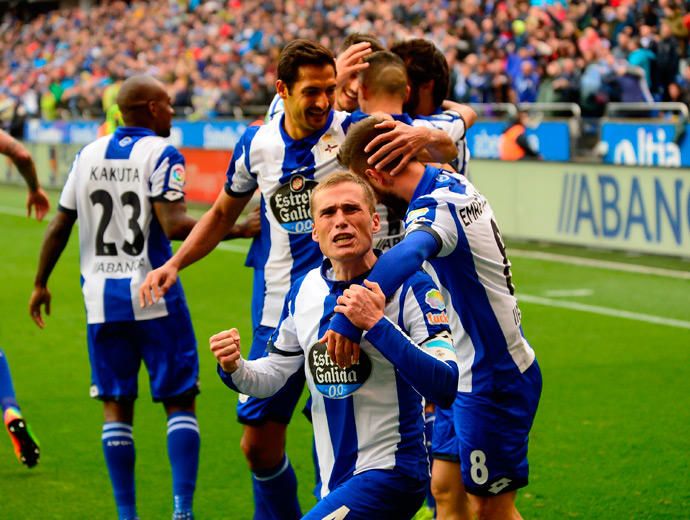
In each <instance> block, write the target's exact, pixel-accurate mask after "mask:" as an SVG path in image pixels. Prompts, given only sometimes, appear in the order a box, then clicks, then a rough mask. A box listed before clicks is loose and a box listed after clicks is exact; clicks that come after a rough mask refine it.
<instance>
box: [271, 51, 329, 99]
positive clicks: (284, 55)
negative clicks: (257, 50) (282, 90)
mask: <svg viewBox="0 0 690 520" xmlns="http://www.w3.org/2000/svg"><path fill="white" fill-rule="evenodd" d="M304 65H316V66H326V65H330V66H331V67H333V72H334V73H335V59H334V58H333V54H332V53H331V51H329V50H328V49H327V48H326V47H324V46H323V45H321V44H319V43H316V42H313V41H310V40H304V39H297V40H293V41H291V42H290V43H288V44H287V45H286V46H285V47H284V48H283V50H282V51H281V52H280V58H278V79H279V80H281V81H282V82H283V83H285V84H286V85H287V87H288V89H290V88H292V86H293V85H294V84H295V82H296V81H297V80H298V79H299V68H300V67H302V66H304Z"/></svg>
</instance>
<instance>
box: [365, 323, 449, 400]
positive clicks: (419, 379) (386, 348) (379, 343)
mask: <svg viewBox="0 0 690 520" xmlns="http://www.w3.org/2000/svg"><path fill="white" fill-rule="evenodd" d="M366 338H367V340H368V341H369V342H370V343H371V344H372V345H374V347H376V348H377V349H378V350H379V352H381V354H383V356H384V357H385V358H386V359H387V360H388V361H390V362H391V363H392V364H393V366H394V367H395V368H396V369H397V370H398V372H399V373H400V375H401V376H402V377H403V379H405V381H407V382H408V383H409V384H410V385H412V386H413V387H414V388H415V389H416V390H417V392H419V394H420V395H422V396H423V397H424V398H425V399H428V400H429V401H431V402H434V403H437V404H439V405H440V406H445V407H447V406H450V404H451V403H452V402H453V400H454V399H455V393H456V390H457V386H458V366H457V364H456V363H455V362H454V361H453V360H448V361H441V360H440V359H437V358H435V357H434V356H432V355H430V354H429V353H427V352H425V351H424V350H422V349H421V348H420V347H419V346H417V345H416V344H415V343H414V342H413V341H412V340H411V339H410V338H409V337H408V336H407V335H406V334H405V333H404V332H403V331H402V330H401V329H400V328H398V327H397V326H396V325H395V324H394V323H393V322H392V321H390V320H389V319H388V318H386V317H383V318H381V319H380V320H379V321H378V322H377V323H376V325H374V326H373V327H372V328H371V329H369V330H368V331H367V332H366Z"/></svg>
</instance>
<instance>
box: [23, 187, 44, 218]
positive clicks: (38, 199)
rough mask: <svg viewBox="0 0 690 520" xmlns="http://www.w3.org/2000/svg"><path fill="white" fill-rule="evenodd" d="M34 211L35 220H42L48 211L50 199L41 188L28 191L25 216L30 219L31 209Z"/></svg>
mask: <svg viewBox="0 0 690 520" xmlns="http://www.w3.org/2000/svg"><path fill="white" fill-rule="evenodd" d="M32 208H35V210H36V220H43V217H45V216H46V214H47V213H48V210H50V199H49V198H48V195H46V192H45V191H43V189H42V188H38V189H37V190H36V191H30V192H29V195H28V196H27V198H26V216H27V217H31V209H32Z"/></svg>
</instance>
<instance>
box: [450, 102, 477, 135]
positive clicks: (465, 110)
mask: <svg viewBox="0 0 690 520" xmlns="http://www.w3.org/2000/svg"><path fill="white" fill-rule="evenodd" d="M441 108H443V110H452V111H453V112H457V113H458V114H460V117H462V119H463V120H464V121H465V126H466V127H467V128H469V127H471V126H472V125H473V124H474V123H475V122H476V121H477V113H476V112H475V111H474V109H473V108H472V107H471V106H469V105H463V104H462V103H458V102H457V101H451V100H450V99H446V100H444V101H443V103H442V104H441Z"/></svg>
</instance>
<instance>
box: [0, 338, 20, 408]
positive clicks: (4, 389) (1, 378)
mask: <svg viewBox="0 0 690 520" xmlns="http://www.w3.org/2000/svg"><path fill="white" fill-rule="evenodd" d="M0 407H1V408H2V412H4V411H5V410H7V409H8V408H16V409H17V410H19V405H18V404H17V400H16V398H15V395H14V387H13V386H12V374H10V366H9V365H8V364H7V358H6V357H5V352H4V351H3V350H2V349H1V348H0ZM0 415H2V414H0Z"/></svg>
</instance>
